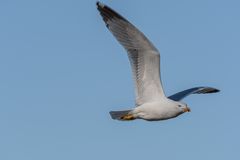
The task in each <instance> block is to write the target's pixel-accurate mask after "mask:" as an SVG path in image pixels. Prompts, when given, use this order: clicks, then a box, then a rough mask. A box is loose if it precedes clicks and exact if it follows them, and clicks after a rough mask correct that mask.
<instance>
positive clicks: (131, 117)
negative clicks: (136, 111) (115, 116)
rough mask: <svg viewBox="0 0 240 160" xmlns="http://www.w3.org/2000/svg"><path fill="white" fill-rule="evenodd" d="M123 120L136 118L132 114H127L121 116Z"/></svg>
mask: <svg viewBox="0 0 240 160" xmlns="http://www.w3.org/2000/svg"><path fill="white" fill-rule="evenodd" d="M121 119H122V120H126V121H130V120H134V119H136V118H135V117H133V115H132V114H127V115H124V116H122V117H121Z"/></svg>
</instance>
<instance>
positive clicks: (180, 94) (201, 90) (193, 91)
mask: <svg viewBox="0 0 240 160" xmlns="http://www.w3.org/2000/svg"><path fill="white" fill-rule="evenodd" d="M219 91H220V90H218V89H216V88H212V87H195V88H190V89H187V90H184V91H181V92H178V93H176V94H174V95H171V96H169V97H168V98H169V99H172V100H174V101H180V100H182V99H183V98H185V97H187V96H188V95H190V94H206V93H216V92H219Z"/></svg>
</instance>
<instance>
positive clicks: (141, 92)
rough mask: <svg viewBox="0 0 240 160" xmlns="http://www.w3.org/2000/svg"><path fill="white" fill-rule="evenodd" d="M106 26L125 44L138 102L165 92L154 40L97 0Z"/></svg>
mask: <svg viewBox="0 0 240 160" xmlns="http://www.w3.org/2000/svg"><path fill="white" fill-rule="evenodd" d="M97 8H98V10H99V12H100V14H101V16H102V17H103V20H104V22H105V24H106V26H107V28H108V29H109V30H110V31H111V32H112V34H113V35H114V37H115V38H116V39H117V40H118V41H119V43H120V44H121V45H122V46H123V47H124V48H125V50H126V51H127V53H128V58H129V60H130V63H131V67H132V72H133V79H134V82H135V93H136V106H139V105H141V104H143V103H145V102H149V101H154V100H157V99H159V97H161V96H164V92H163V89H162V85H161V81H160V68H159V67H160V54H159V52H158V50H157V49H156V48H155V47H154V46H153V44H152V43H151V42H150V41H149V40H148V39H147V38H146V36H144V34H143V33H142V32H141V31H139V30H138V29H137V28H136V27H135V26H134V25H132V24H131V23H130V22H129V21H128V20H126V19H125V18H124V17H122V16H121V15H120V14H118V13H117V12H115V11H114V10H112V9H111V8H110V7H108V6H106V5H104V4H102V3H100V2H97Z"/></svg>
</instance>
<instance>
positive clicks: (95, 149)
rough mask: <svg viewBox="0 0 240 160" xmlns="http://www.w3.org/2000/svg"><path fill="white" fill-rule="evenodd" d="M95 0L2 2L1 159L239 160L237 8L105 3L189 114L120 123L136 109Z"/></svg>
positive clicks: (125, 67) (207, 3)
mask: <svg viewBox="0 0 240 160" xmlns="http://www.w3.org/2000/svg"><path fill="white" fill-rule="evenodd" d="M95 2H96V1H95V0H82V1H77V0H69V1H63V0H58V1H57V0H42V1H30V0H22V1H14V0H10V1H7V0H2V1H1V2H0V20H1V25H0V74H1V77H0V107H1V109H0V159H2V160H16V159H17V160H33V159H34V160H43V159H44V160H52V159H58V160H65V159H71V160H77V159H78V160H79V159H114V160H122V159H138V160H144V159H172V160H175V159H178V160H181V159H184V160H192V159H195V160H202V159H205V160H208V159H209V160H210V159H211V160H212V159H218V160H225V159H239V153H238V152H239V145H240V140H239V135H240V128H239V121H240V118H239V112H240V109H239V102H238V100H239V98H240V97H239V91H238V90H239V81H240V76H239V68H240V63H239V59H240V54H239V53H240V45H239V42H240V38H239V37H240V30H239V28H240V21H239V16H240V10H239V5H240V2H239V1H236V0H229V1H223V0H202V1H192V0H183V1H178V0H170V1H159V0H155V1H137V0H131V1H130V2H129V0H121V1H120V0H104V1H102V2H104V3H106V4H108V5H109V6H111V7H112V8H114V9H115V10H117V11H118V12H119V13H121V14H122V15H123V16H125V17H126V18H127V19H128V20H129V21H131V22H132V23H133V24H135V25H136V26H137V27H138V28H139V29H140V30H142V31H143V32H144V33H145V34H146V35H147V37H148V38H149V39H151V41H152V42H153V43H154V44H155V46H156V47H157V48H158V49H159V50H160V52H161V75H162V81H163V85H164V89H165V93H166V94H168V95H171V94H173V93H175V92H178V91H181V90H183V89H187V88H190V87H194V86H212V87H216V88H219V89H220V90H221V92H220V93H219V94H212V95H192V96H190V97H188V98H186V99H185V100H184V102H186V103H187V104H188V105H189V106H190V107H191V109H192V112H190V113H187V114H184V115H182V116H180V117H178V118H176V119H172V120H168V121H162V122H145V121H142V120H138V121H132V122H126V123H125V122H119V121H113V120H111V118H110V116H109V114H108V112H109V111H110V110H118V109H125V108H131V107H133V106H134V89H133V82H132V79H131V70H130V65H129V62H128V59H127V55H126V53H125V51H124V50H123V48H122V47H121V46H120V45H119V44H118V43H117V41H116V40H115V39H114V38H113V36H112V35H111V34H110V32H109V31H108V30H107V29H106V27H105V26H104V23H103V22H102V19H101V17H100V15H99V14H98V12H97V10H96V6H95Z"/></svg>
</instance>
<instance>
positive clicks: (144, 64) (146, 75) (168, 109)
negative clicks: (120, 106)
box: [97, 2, 219, 121]
mask: <svg viewBox="0 0 240 160" xmlns="http://www.w3.org/2000/svg"><path fill="white" fill-rule="evenodd" d="M97 8H98V10H99V12H100V14H101V16H102V18H103V20H104V22H105V24H106V26H107V28H108V29H109V30H110V31H111V32H112V34H113V35H114V37H115V38H116V39H117V40H118V42H119V43H120V44H121V45H122V46H123V47H124V48H125V50H126V51H127V53H128V58H129V60H130V63H131V68H132V73H133V79H134V82H135V94H136V100H135V102H136V107H135V108H133V109H131V110H123V111H111V112H110V114H111V116H112V118H113V119H117V120H134V119H144V120H148V121H157V120H166V119H170V118H174V117H177V116H178V115H180V114H182V113H184V112H189V111H190V109H189V108H188V106H187V105H186V104H185V103H182V102H180V100H181V99H183V98H184V97H186V96H188V95H190V94H199V93H214V92H218V91H219V90H217V89H215V88H211V87H195V88H191V89H188V90H184V91H182V92H179V93H176V94H174V95H172V96H170V97H166V96H165V94H164V91H163V88H162V84H161V79H160V53H159V51H158V50H157V49H156V47H154V45H153V44H152V43H151V42H150V41H149V40H148V39H147V37H146V36H145V35H144V34H143V33H142V32H141V31H139V30H138V29H137V28H136V27H135V26H134V25H132V24H131V23H130V22H129V21H128V20H126V19H125V18H124V17H122V16H121V15H120V14H118V13H117V12H115V11H114V10H113V9H111V8H110V7H108V6H106V5H104V4H102V3H100V2H97Z"/></svg>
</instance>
